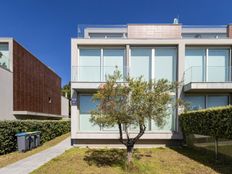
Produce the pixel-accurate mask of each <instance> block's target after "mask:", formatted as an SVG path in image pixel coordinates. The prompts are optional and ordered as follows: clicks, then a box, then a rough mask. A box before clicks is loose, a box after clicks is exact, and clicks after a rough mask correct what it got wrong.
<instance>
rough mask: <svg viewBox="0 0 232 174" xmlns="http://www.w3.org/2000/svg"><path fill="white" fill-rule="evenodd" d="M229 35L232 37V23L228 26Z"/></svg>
mask: <svg viewBox="0 0 232 174" xmlns="http://www.w3.org/2000/svg"><path fill="white" fill-rule="evenodd" d="M227 36H228V37H229V38H232V24H230V25H228V26H227Z"/></svg>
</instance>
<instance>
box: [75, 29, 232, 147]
mask: <svg viewBox="0 0 232 174" xmlns="http://www.w3.org/2000/svg"><path fill="white" fill-rule="evenodd" d="M144 26H145V27H144V28H143V27H142V26H139V27H138V29H137V28H136V25H135V26H133V27H132V29H131V30H129V29H128V31H127V32H130V31H131V32H133V33H132V34H130V33H125V31H126V30H125V29H123V30H118V32H121V33H122V35H118V37H117V38H115V37H116V36H115V35H114V36H112V35H110V34H109V32H110V30H109V32H107V29H104V30H102V33H101V35H99V33H100V31H101V30H100V29H98V30H96V31H97V35H94V34H91V33H90V32H92V33H95V30H94V29H90V28H88V30H86V31H85V35H84V36H85V38H73V39H72V40H71V46H72V48H71V50H72V54H71V56H72V58H71V68H72V77H71V78H72V83H71V89H72V106H71V122H72V124H71V125H72V134H71V138H72V140H73V143H74V144H80V145H81V144H82V145H83V144H88V143H91V141H92V142H95V144H98V142H99V143H100V140H101V141H103V142H104V141H105V142H110V141H109V140H116V139H118V137H119V135H118V130H117V129H116V128H112V129H107V130H106V129H104V128H101V127H100V128H99V127H96V126H92V125H91V124H90V123H89V118H90V113H89V112H88V110H90V109H93V108H94V107H95V106H94V105H93V104H92V103H91V95H92V94H93V93H94V92H96V91H97V88H98V86H99V84H100V83H104V81H105V76H106V74H111V73H112V72H113V70H114V67H115V66H117V67H118V69H119V70H120V71H121V72H122V73H123V74H124V75H130V76H133V77H139V76H141V75H143V76H144V79H145V80H149V79H161V78H165V79H168V80H169V81H178V82H179V83H180V84H181V86H180V88H179V89H178V90H177V93H176V95H175V96H176V98H182V99H184V100H186V101H187V102H189V103H190V105H191V109H199V108H207V107H213V106H221V105H228V104H230V95H231V94H230V92H231V68H230V67H231V46H232V39H230V38H228V37H227V35H226V30H225V29H220V28H214V29H211V31H212V32H209V31H208V30H205V29H202V30H199V29H197V30H196V32H195V33H194V28H189V29H182V30H181V29H180V28H179V26H172V28H171V30H170V31H171V32H176V33H174V34H169V29H168V27H166V26H165V27H164V31H165V32H164V33H162V30H160V29H161V28H162V26H159V27H158V28H156V26H155V25H149V26H148V28H147V26H146V25H144ZM175 27H176V28H175ZM141 28H142V29H141ZM153 30H154V31H155V32H154V33H152V31H153ZM158 30H159V31H160V32H157V31H158ZM116 31H117V29H115V28H114V34H115V33H117V32H116ZM146 31H148V32H147V33H146ZM178 32H181V33H180V34H179V33H178ZM144 33H145V34H144ZM160 33H161V34H160ZM141 34H144V36H145V37H144V38H143V36H142V35H141ZM187 34H188V35H187ZM196 34H197V37H196ZM199 34H200V36H201V38H199V37H198V36H199ZM138 35H139V36H138ZM91 36H92V37H91ZM127 36H128V37H127ZM130 36H133V38H130ZM149 37H150V38H149ZM161 37H167V38H161ZM197 84H202V85H197ZM226 84H227V85H226ZM225 88H227V90H226V91H225V90H224V89H225ZM131 134H132V135H133V130H131ZM141 139H143V140H167V141H168V140H170V141H171V140H174V141H175V140H181V139H182V134H181V132H180V129H179V123H178V109H177V110H176V111H173V114H172V115H170V118H169V119H168V120H167V125H165V126H164V128H163V129H159V128H157V127H156V125H155V124H154V123H153V122H152V121H151V122H150V123H149V125H148V130H147V131H146V133H145V135H143V136H142V137H141ZM151 144H152V143H151Z"/></svg>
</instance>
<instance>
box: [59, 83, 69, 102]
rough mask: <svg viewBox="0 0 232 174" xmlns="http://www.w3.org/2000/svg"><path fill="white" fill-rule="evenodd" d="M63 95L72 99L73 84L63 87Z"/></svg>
mask: <svg viewBox="0 0 232 174" xmlns="http://www.w3.org/2000/svg"><path fill="white" fill-rule="evenodd" d="M61 93H62V95H63V96H64V97H65V96H66V95H67V98H68V99H69V100H70V99H71V82H69V83H68V84H66V85H64V86H63V88H62V89H61Z"/></svg>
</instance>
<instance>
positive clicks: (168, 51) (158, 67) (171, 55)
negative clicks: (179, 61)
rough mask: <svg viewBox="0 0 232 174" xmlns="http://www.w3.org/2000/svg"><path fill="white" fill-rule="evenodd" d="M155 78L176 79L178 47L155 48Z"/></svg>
mask: <svg viewBox="0 0 232 174" xmlns="http://www.w3.org/2000/svg"><path fill="white" fill-rule="evenodd" d="M155 78H156V79H167V80H169V81H171V82H172V81H175V80H176V48H156V49H155Z"/></svg>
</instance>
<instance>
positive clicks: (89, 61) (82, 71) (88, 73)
mask: <svg viewBox="0 0 232 174" xmlns="http://www.w3.org/2000/svg"><path fill="white" fill-rule="evenodd" d="M100 58H101V50H100V49H80V57H79V68H78V77H79V78H78V79H79V81H100V77H101V74H100V73H101V71H100V63H101V61H100V60H101V59H100Z"/></svg>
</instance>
